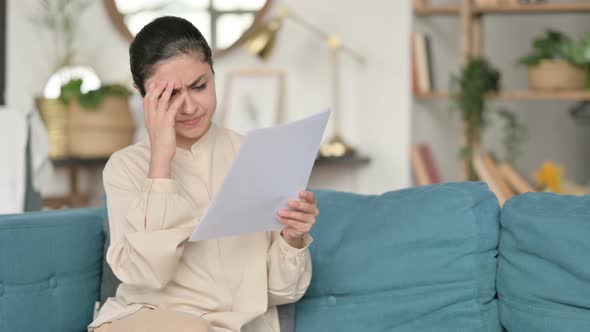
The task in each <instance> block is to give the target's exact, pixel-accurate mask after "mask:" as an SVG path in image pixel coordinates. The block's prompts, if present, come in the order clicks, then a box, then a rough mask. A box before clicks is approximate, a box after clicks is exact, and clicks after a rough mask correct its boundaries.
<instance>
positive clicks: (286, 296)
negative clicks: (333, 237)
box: [267, 232, 313, 307]
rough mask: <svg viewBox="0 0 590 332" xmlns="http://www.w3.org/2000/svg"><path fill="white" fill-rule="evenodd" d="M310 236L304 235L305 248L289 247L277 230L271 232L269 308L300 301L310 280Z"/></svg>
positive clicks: (268, 260)
mask: <svg viewBox="0 0 590 332" xmlns="http://www.w3.org/2000/svg"><path fill="white" fill-rule="evenodd" d="M312 241H313V240H312V238H311V236H309V235H306V237H305V239H304V247H303V248H301V249H297V248H293V247H291V246H290V245H289V244H288V243H287V242H286V241H285V239H283V237H282V236H281V234H280V232H271V243H270V248H269V251H268V256H267V265H268V305H269V307H272V306H277V305H281V304H286V303H292V302H296V301H297V300H299V299H300V298H301V297H302V296H303V294H305V291H306V290H307V288H308V287H309V283H310V281H311V272H312V265H311V255H310V253H309V249H308V247H309V245H310V244H311V242H312Z"/></svg>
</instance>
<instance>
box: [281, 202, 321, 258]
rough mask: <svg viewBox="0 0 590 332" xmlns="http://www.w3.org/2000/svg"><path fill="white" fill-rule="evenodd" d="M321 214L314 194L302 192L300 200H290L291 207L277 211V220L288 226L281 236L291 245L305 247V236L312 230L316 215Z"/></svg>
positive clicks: (299, 247)
mask: <svg viewBox="0 0 590 332" xmlns="http://www.w3.org/2000/svg"><path fill="white" fill-rule="evenodd" d="M319 214H320V211H319V210H318V206H317V203H316V200H315V196H314V194H313V193H312V192H310V191H302V192H300V193H299V200H290V201H289V209H282V210H280V211H279V212H278V213H277V220H278V221H280V222H281V223H282V224H284V225H285V226H286V227H285V228H283V231H282V232H281V236H282V237H283V238H284V239H285V241H287V243H288V244H289V245H290V246H291V247H294V248H298V249H301V248H303V246H304V243H303V242H304V241H303V239H304V236H305V234H308V233H309V232H310V231H311V228H312V227H313V224H315V217H317V216H318V215H319Z"/></svg>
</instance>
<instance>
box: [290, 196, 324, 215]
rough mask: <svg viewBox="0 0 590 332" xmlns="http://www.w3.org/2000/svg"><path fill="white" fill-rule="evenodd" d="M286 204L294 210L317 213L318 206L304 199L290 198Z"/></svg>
mask: <svg viewBox="0 0 590 332" xmlns="http://www.w3.org/2000/svg"><path fill="white" fill-rule="evenodd" d="M288 205H289V207H290V208H292V209H294V210H297V211H301V212H305V213H309V214H313V215H314V216H317V215H318V208H317V206H315V205H314V204H310V203H307V202H305V201H294V200H291V201H289V203H288Z"/></svg>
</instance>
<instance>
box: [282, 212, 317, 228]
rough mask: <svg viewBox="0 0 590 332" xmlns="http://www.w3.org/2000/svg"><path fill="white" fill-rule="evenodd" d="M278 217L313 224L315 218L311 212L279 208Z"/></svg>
mask: <svg viewBox="0 0 590 332" xmlns="http://www.w3.org/2000/svg"><path fill="white" fill-rule="evenodd" d="M278 215H279V217H283V218H289V219H293V220H297V221H300V222H303V223H306V224H312V225H313V224H315V218H314V216H313V214H309V213H303V212H299V211H289V210H281V211H279V213H278Z"/></svg>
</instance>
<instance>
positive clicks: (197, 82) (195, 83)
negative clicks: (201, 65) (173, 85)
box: [172, 74, 206, 93]
mask: <svg viewBox="0 0 590 332" xmlns="http://www.w3.org/2000/svg"><path fill="white" fill-rule="evenodd" d="M205 75H206V74H202V75H201V76H199V77H197V79H196V80H194V81H193V82H192V83H191V84H188V85H187V86H186V87H187V88H190V87H193V86H195V85H197V84H199V82H201V80H202V79H203V78H204V77H205ZM178 91H180V89H173V90H172V93H178Z"/></svg>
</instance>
